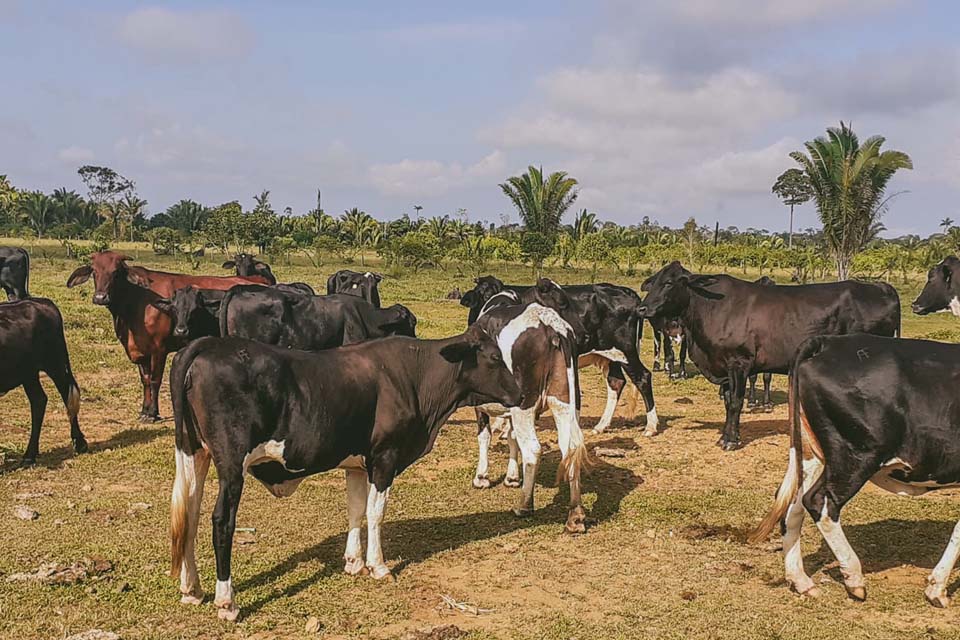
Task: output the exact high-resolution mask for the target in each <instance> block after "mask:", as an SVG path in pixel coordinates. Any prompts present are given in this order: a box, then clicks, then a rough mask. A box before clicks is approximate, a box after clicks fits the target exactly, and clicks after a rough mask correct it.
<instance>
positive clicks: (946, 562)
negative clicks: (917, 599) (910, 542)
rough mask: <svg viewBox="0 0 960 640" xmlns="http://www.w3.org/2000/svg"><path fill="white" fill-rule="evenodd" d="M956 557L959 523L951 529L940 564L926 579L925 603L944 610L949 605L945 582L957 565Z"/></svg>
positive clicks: (958, 551) (958, 541) (959, 553)
mask: <svg viewBox="0 0 960 640" xmlns="http://www.w3.org/2000/svg"><path fill="white" fill-rule="evenodd" d="M958 556H960V522H958V523H957V525H956V526H955V527H954V528H953V533H952V534H950V542H949V543H947V548H946V549H945V550H944V552H943V556H942V557H941V558H940V562H938V563H937V566H935V567H934V568H933V571H932V572H931V573H930V577H928V578H927V588H926V590H925V591H924V592H923V593H924V595H925V596H926V597H927V602H929V603H930V604H932V605H933V606H935V607H941V608H945V607H946V606H947V605H949V604H950V598H948V597H947V580H949V579H950V572H951V571H953V566H954V565H955V564H957V557H958Z"/></svg>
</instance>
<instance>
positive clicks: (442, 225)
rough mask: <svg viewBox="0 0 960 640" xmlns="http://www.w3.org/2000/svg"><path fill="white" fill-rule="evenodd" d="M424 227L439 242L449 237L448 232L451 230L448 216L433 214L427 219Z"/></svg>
mask: <svg viewBox="0 0 960 640" xmlns="http://www.w3.org/2000/svg"><path fill="white" fill-rule="evenodd" d="M425 228H426V230H427V233H429V234H430V235H432V236H434V237H435V238H436V239H437V240H439V241H440V242H441V243H442V242H443V241H444V240H446V239H447V238H448V237H450V233H451V231H453V228H452V226H451V224H450V216H443V217H441V216H433V217H432V218H430V219H429V220H427V224H426V225H425Z"/></svg>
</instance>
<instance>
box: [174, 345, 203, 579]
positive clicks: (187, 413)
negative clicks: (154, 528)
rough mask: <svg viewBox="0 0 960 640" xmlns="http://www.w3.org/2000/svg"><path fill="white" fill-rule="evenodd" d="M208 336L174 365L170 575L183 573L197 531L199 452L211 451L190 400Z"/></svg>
mask: <svg viewBox="0 0 960 640" xmlns="http://www.w3.org/2000/svg"><path fill="white" fill-rule="evenodd" d="M206 342H207V340H205V339H201V340H197V341H195V342H193V343H192V344H190V346H188V347H187V348H186V349H185V350H183V351H181V352H180V353H178V354H177V356H176V357H175V358H174V359H173V366H172V367H171V369H170V396H171V399H172V400H173V419H174V434H175V439H176V449H175V456H176V476H175V478H174V481H173V491H172V493H171V496H170V556H171V562H170V576H171V577H173V578H176V577H178V576H179V575H180V568H181V566H182V564H183V557H184V554H185V553H186V549H187V544H188V543H189V542H190V537H191V536H192V535H193V534H194V531H192V527H191V526H190V510H191V502H192V501H193V500H194V499H196V497H197V495H198V489H200V488H201V487H200V486H198V485H201V484H202V482H203V481H202V480H200V482H199V483H198V478H197V472H196V463H197V460H196V458H197V456H207V455H209V454H208V453H207V452H206V450H205V449H203V448H202V447H201V446H200V444H199V442H200V438H199V433H198V431H197V425H196V416H195V415H194V413H193V409H192V407H191V406H190V403H189V402H188V401H187V392H188V391H189V389H190V383H191V380H190V366H191V365H192V364H193V361H194V359H195V358H196V357H197V355H199V353H200V351H201V348H202V346H203V345H204V343H206Z"/></svg>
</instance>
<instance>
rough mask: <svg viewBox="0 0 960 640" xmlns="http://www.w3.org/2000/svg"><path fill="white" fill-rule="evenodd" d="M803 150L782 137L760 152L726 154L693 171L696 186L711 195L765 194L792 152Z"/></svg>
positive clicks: (788, 165)
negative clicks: (711, 193) (709, 192)
mask: <svg viewBox="0 0 960 640" xmlns="http://www.w3.org/2000/svg"><path fill="white" fill-rule="evenodd" d="M801 147H802V145H801V143H800V142H799V141H798V140H796V139H793V138H783V139H782V140H778V141H777V142H775V143H773V144H771V145H769V146H767V147H763V148H761V149H748V150H745V151H727V152H724V153H722V154H720V155H719V156H716V157H714V158H710V159H709V160H706V161H705V162H703V163H701V164H700V166H698V167H697V168H696V169H695V170H694V175H695V180H696V184H697V185H699V186H700V187H701V188H704V189H707V190H709V191H711V192H713V193H718V194H730V195H761V194H762V195H766V194H767V193H769V192H770V187H771V185H773V183H774V181H775V180H776V179H777V176H779V175H780V174H781V173H782V172H783V171H784V170H785V169H787V168H789V167H790V166H792V164H793V163H792V161H790V160H788V159H787V156H788V154H789V153H790V152H791V151H795V150H797V149H800V148H801Z"/></svg>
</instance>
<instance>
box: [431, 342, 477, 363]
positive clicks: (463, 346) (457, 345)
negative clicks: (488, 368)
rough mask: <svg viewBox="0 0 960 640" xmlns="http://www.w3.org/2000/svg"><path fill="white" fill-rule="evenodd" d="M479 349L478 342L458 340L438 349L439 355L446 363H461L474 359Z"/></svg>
mask: <svg viewBox="0 0 960 640" xmlns="http://www.w3.org/2000/svg"><path fill="white" fill-rule="evenodd" d="M479 348H480V343H479V342H473V341H470V340H460V341H458V342H454V343H452V344H448V345H447V346H445V347H444V348H442V349H440V355H441V356H443V359H444V360H446V361H447V362H463V361H464V360H469V359H471V358H473V357H475V356H476V355H477V350H478V349H479Z"/></svg>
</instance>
